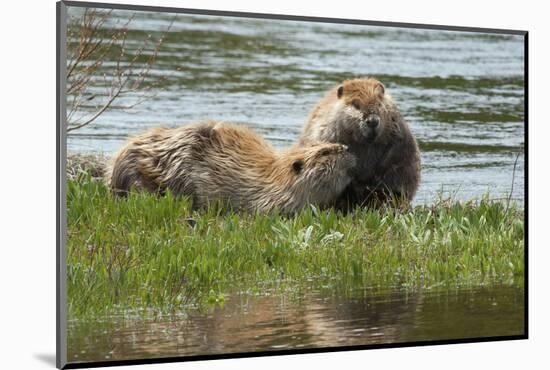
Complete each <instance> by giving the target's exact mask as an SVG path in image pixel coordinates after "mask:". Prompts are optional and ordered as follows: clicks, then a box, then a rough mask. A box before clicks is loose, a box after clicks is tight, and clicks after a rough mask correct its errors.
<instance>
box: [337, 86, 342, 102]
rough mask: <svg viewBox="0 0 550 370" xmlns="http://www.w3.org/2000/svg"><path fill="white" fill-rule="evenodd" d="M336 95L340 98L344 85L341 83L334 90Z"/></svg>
mask: <svg viewBox="0 0 550 370" xmlns="http://www.w3.org/2000/svg"><path fill="white" fill-rule="evenodd" d="M336 95H337V96H338V99H340V98H341V97H342V95H344V86H343V85H340V86H338V90H337V91H336Z"/></svg>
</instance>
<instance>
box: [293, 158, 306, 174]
mask: <svg viewBox="0 0 550 370" xmlns="http://www.w3.org/2000/svg"><path fill="white" fill-rule="evenodd" d="M303 167H304V162H303V161H302V160H300V159H297V160H295V161H294V162H292V169H293V170H294V172H296V173H300V172H301V171H302V168H303Z"/></svg>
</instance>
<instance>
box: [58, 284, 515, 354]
mask: <svg viewBox="0 0 550 370" xmlns="http://www.w3.org/2000/svg"><path fill="white" fill-rule="evenodd" d="M523 318H524V291H523V289H522V288H513V287H507V286H501V287H492V288H477V289H473V290H467V289H461V290H451V291H416V292H406V291H403V290H389V291H384V292H376V291H371V290H362V291H356V292H354V294H352V295H342V294H334V292H333V291H330V292H329V291H323V290H319V289H311V290H308V291H306V292H303V293H302V294H300V298H297V299H292V298H289V296H288V295H287V294H275V293H272V294H264V295H263V296H254V295H250V294H247V293H235V294H233V295H230V296H228V297H227V298H226V302H225V306H224V307H223V308H220V307H217V308H211V309H208V310H206V311H204V310H203V311H198V310H194V311H193V310H191V311H189V312H188V313H187V314H186V315H185V316H181V317H165V318H157V319H150V320H138V319H122V318H120V317H112V318H107V319H103V320H98V321H94V320H91V321H70V322H69V341H68V343H69V350H68V360H69V361H70V362H81V361H106V360H122V359H145V358H161V357H175V356H192V355H208V354H222V353H235V352H240V353H243V352H256V351H279V350H285V349H305V348H316V347H317V348H319V347H338V346H352V345H369V344H383V343H384V344H387V343H406V342H419V341H427V340H430V341H431V340H450V339H471V338H482V337H493V336H511V335H523V334H524V330H525V328H524V321H523Z"/></svg>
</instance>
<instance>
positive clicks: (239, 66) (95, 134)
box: [68, 8, 525, 203]
mask: <svg viewBox="0 0 550 370" xmlns="http://www.w3.org/2000/svg"><path fill="white" fill-rule="evenodd" d="M80 11H81V9H77V8H69V16H73V17H74V16H77V15H78V14H79V12H80ZM132 14H134V13H133V12H127V11H113V13H112V14H111V17H110V19H109V20H108V21H107V22H106V27H120V25H121V24H122V23H124V22H126V21H127V20H128V19H129V17H130V16H132ZM172 21H173V24H172V26H171V28H169V26H170V24H171V22H172ZM117 22H118V23H117ZM167 29H169V31H168V32H167V33H166V39H165V42H164V44H163V45H162V48H161V49H160V53H159V57H158V59H157V61H156V63H155V64H154V66H153V68H152V70H151V74H150V76H151V77H150V78H151V81H154V82H155V83H157V84H158V85H157V86H156V87H155V88H153V89H152V93H153V94H154V96H153V97H152V98H151V99H149V100H147V101H145V102H143V103H141V104H139V105H137V106H135V107H133V108H132V109H130V110H124V109H121V108H122V107H123V106H125V105H128V104H132V103H134V102H135V101H136V99H138V98H137V97H136V95H132V94H130V95H129V96H124V97H123V98H121V99H120V100H119V101H117V102H116V103H115V104H114V106H113V107H112V108H113V109H110V110H108V111H106V112H105V113H104V114H102V115H101V116H100V117H99V119H97V120H96V121H95V122H93V123H92V124H91V125H89V126H87V127H84V128H82V129H80V130H77V131H74V132H73V133H71V134H70V135H69V137H68V149H69V151H70V152H102V153H106V154H110V153H112V152H114V151H115V150H116V149H117V148H119V147H120V146H121V145H122V144H123V143H124V141H125V139H126V137H127V136H128V135H130V134H135V133H138V132H140V131H143V130H145V129H146V128H148V127H152V126H158V125H161V124H162V125H166V126H177V125H180V124H185V123H188V122H192V121H197V120H201V119H205V118H212V119H219V120H227V121H233V122H242V123H246V124H248V125H250V126H253V127H255V128H256V129H257V130H258V131H259V132H260V133H261V134H262V135H264V136H265V137H266V138H267V139H268V140H270V141H271V142H272V143H273V144H274V145H275V146H277V147H285V146H288V145H291V144H292V143H293V142H295V141H296V140H297V137H298V135H299V133H300V130H301V127H302V126H303V124H304V121H305V119H306V117H307V114H308V112H309V110H310V109H311V108H312V107H313V106H314V105H315V103H316V102H317V101H318V100H319V99H320V98H321V96H322V95H323V94H324V92H325V91H326V90H327V89H328V88H330V87H331V86H333V85H334V84H336V83H338V82H339V81H342V80H343V79H346V78H351V77H355V76H365V75H372V76H375V77H377V78H378V79H380V80H381V81H382V82H383V83H384V84H385V85H386V90H387V91H388V92H389V93H390V94H391V95H392V96H393V98H394V100H395V101H396V102H397V104H398V106H399V108H400V109H401V111H402V112H403V114H404V116H405V117H406V118H407V120H408V122H409V124H410V126H411V128H412V130H413V132H414V134H415V136H416V137H417V139H418V141H419V144H420V148H421V151H422V162H423V166H422V174H423V179H422V183H421V186H420V189H419V193H418V195H417V198H416V200H415V201H416V202H417V203H430V202H433V200H434V198H435V197H436V194H437V193H438V192H440V191H442V190H443V191H444V192H445V193H447V194H449V193H451V194H453V195H454V196H455V197H456V198H458V199H472V198H480V197H481V196H482V195H483V194H484V193H486V192H490V194H491V196H492V197H495V198H498V197H501V196H503V194H505V193H506V194H507V193H509V192H510V191H511V190H512V182H514V185H513V194H512V196H513V198H515V199H517V200H518V201H519V202H520V203H522V202H523V198H524V156H523V146H524V129H525V128H524V90H523V83H524V76H523V72H524V64H523V63H524V61H523V58H524V55H523V53H524V49H523V38H522V37H521V36H514V35H494V34H481V33H467V32H450V31H440V30H412V29H400V28H388V27H374V26H358V25H342V24H320V23H311V22H296V21H281V20H258V19H244V18H229V17H227V18H222V17H215V16H199V15H182V14H180V15H177V16H175V15H173V14H162V13H148V12H136V13H135V14H134V19H133V20H132V22H131V23H130V30H129V32H128V36H127V42H126V48H127V51H128V52H129V53H131V51H132V50H136V49H137V48H139V47H140V46H142V45H143V40H144V39H146V38H147V36H148V35H151V37H152V39H157V38H158V37H160V35H161V34H162V33H163V32H165V31H166V30H167ZM149 54H150V51H149ZM109 58H110V59H109ZM109 58H108V60H107V61H106V63H105V65H104V68H103V69H102V73H103V72H105V73H106V78H107V79H109V76H110V74H111V73H112V71H113V68H114V66H115V63H114V60H115V57H114V56H111V57H109ZM160 78H165V79H164V80H162V81H161V80H159V79H160ZM90 94H95V95H96V97H95V98H94V99H92V100H90V102H89V103H88V106H89V109H92V108H93V107H94V105H95V104H100V102H101V97H102V96H105V88H104V81H103V78H99V79H97V80H96V81H95V83H94V84H93V86H92V89H91V90H90ZM90 96H92V95H90ZM518 153H519V156H518ZM516 158H517V163H516ZM514 164H516V171H515V174H514V171H513V169H514Z"/></svg>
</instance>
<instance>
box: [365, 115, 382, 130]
mask: <svg viewBox="0 0 550 370" xmlns="http://www.w3.org/2000/svg"><path fill="white" fill-rule="evenodd" d="M379 124H380V118H379V117H377V116H370V117H369V118H367V126H369V127H370V128H375V127H376V126H378V125H379Z"/></svg>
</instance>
